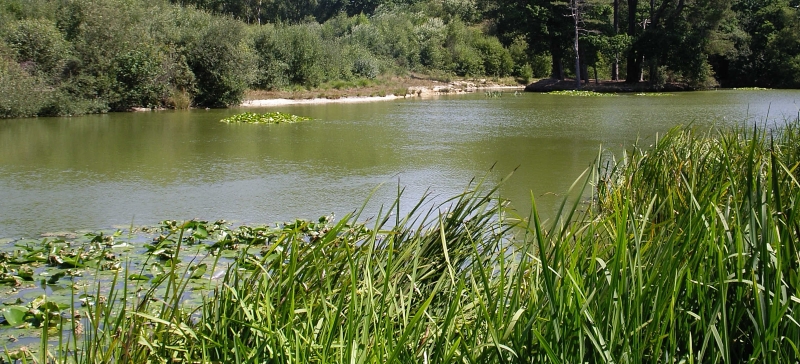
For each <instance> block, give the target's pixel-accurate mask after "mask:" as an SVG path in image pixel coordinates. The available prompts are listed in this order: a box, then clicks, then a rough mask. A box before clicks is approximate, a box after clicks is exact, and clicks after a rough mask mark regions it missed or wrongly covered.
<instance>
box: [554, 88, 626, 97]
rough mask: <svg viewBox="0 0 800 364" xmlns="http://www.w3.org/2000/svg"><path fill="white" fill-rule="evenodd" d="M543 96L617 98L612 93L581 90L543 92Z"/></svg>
mask: <svg viewBox="0 0 800 364" xmlns="http://www.w3.org/2000/svg"><path fill="white" fill-rule="evenodd" d="M544 94H545V95H561V96H581V97H603V96H617V95H616V94H612V93H605V92H594V91H583V90H564V91H550V92H545V93H544Z"/></svg>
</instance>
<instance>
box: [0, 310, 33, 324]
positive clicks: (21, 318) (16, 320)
mask: <svg viewBox="0 0 800 364" xmlns="http://www.w3.org/2000/svg"><path fill="white" fill-rule="evenodd" d="M27 314H28V309H27V308H25V307H22V306H11V307H7V308H5V309H3V317H5V319H6V322H8V324H9V325H11V326H19V325H21V324H23V323H25V316H26V315H27Z"/></svg>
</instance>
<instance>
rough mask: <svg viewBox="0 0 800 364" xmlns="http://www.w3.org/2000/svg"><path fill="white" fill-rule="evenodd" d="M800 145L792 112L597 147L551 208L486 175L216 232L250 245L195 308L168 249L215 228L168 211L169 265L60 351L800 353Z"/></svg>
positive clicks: (630, 357)
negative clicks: (327, 212) (759, 124)
mask: <svg viewBox="0 0 800 364" xmlns="http://www.w3.org/2000/svg"><path fill="white" fill-rule="evenodd" d="M798 145H800V123H793V124H790V125H788V126H787V127H786V128H784V129H782V130H780V131H774V132H769V133H768V132H767V131H758V130H755V131H752V132H746V131H744V130H730V131H722V132H719V133H715V132H708V133H698V132H695V131H693V130H687V129H682V128H676V129H673V130H671V131H669V132H668V133H667V134H666V135H664V136H661V137H657V138H656V141H655V142H654V144H653V145H652V146H648V147H640V146H634V147H633V148H632V149H631V150H630V151H628V152H626V153H625V154H624V155H623V156H622V158H620V160H619V161H616V160H606V161H603V162H600V161H599V162H598V163H597V165H596V166H595V167H594V168H592V169H590V170H589V171H587V173H585V174H584V176H582V177H581V178H580V179H579V181H578V183H576V184H575V186H576V187H575V188H574V191H572V192H573V193H572V195H573V196H574V195H577V196H583V198H576V199H574V200H565V201H564V203H563V204H562V206H561V208H560V212H559V214H558V215H557V218H556V219H554V220H553V221H551V222H549V223H545V222H542V221H541V219H540V218H539V215H538V213H537V211H536V205H535V202H534V201H533V198H532V199H531V203H532V207H533V208H532V211H533V212H532V213H531V215H530V216H529V217H517V216H516V215H515V213H514V211H513V210H510V209H508V208H507V207H506V205H505V202H504V201H503V200H502V199H500V198H498V197H496V195H495V194H496V192H497V189H496V188H495V189H489V190H488V191H487V190H483V189H482V188H481V187H480V186H477V187H476V188H474V189H471V190H468V191H466V192H464V193H463V194H461V195H459V196H456V197H455V198H453V199H451V200H449V201H447V202H445V203H442V204H439V205H436V206H434V207H432V208H427V209H426V208H424V206H428V205H426V202H425V200H423V201H421V202H419V203H418V204H417V205H415V206H414V207H413V208H412V209H411V212H410V213H409V214H407V215H400V214H399V211H400V206H399V201H400V199H399V198H398V200H396V201H395V202H394V204H393V205H391V206H390V207H389V208H387V210H386V212H384V213H379V214H378V216H377V217H375V218H374V219H371V220H370V222H369V223H359V222H357V221H359V216H358V215H357V214H356V215H349V216H346V217H345V218H344V219H342V220H341V221H339V222H334V221H332V220H331V219H328V218H325V219H321V220H320V221H319V222H318V223H317V222H308V221H296V222H294V223H290V224H286V225H284V226H282V227H281V228H280V229H264V228H248V227H242V228H240V229H239V230H238V231H239V232H237V233H236V234H230V233H227V232H225V233H219V234H214V235H215V236H216V238H215V240H216V242H214V243H213V244H211V245H210V246H216V247H218V248H219V250H215V252H216V253H215V254H221V255H225V254H227V253H225V252H226V251H227V250H226V249H231V248H232V247H234V246H236V245H247V246H246V247H245V248H241V249H239V250H238V251H237V252H235V253H234V254H233V257H234V258H232V259H233V261H232V262H231V263H230V265H229V267H228V269H227V271H226V273H225V274H224V276H222V277H219V278H218V279H219V281H218V282H214V283H213V284H214V285H213V287H214V288H213V294H210V295H207V296H206V297H205V299H204V301H203V303H202V304H196V303H195V304H192V303H187V302H186V301H183V300H182V297H184V295H185V294H186V292H187V286H188V283H187V282H188V281H189V280H191V279H192V276H196V271H197V269H199V268H197V267H196V265H192V264H190V263H188V262H181V261H179V260H178V259H177V258H176V257H177V256H178V252H180V251H181V249H182V244H184V243H182V242H183V241H186V238H185V237H186V236H189V237H195V238H196V239H195V241H194V242H193V244H198V243H200V242H201V241H202V240H203V239H210V235H208V234H205V233H203V231H206V230H207V229H205V228H202V229H201V227H200V226H198V225H197V223H196V222H194V223H187V224H186V225H180V224H173V228H172V229H171V233H170V234H162V235H165V237H164V238H161V239H160V240H161V241H162V242H170V244H172V245H170V246H172V247H173V252H174V253H175V254H172V255H170V256H168V257H167V258H165V259H166V261H167V262H169V263H170V264H169V265H168V267H169V268H168V269H165V272H164V273H163V274H162V275H160V276H159V278H158V279H157V280H154V281H153V286H152V287H151V288H149V289H147V290H142V291H140V292H116V293H115V294H116V297H114V294H108V299H107V300H100V299H99V298H98V300H97V301H96V302H97V303H96V304H95V305H93V306H89V307H88V308H83V309H76V310H75V311H80V313H81V315H82V316H83V317H87V318H88V319H89V322H88V325H87V326H88V327H87V328H86V329H85V331H84V334H83V336H81V337H82V339H81V340H80V341H79V340H77V339H73V340H74V341H73V342H74V343H75V344H72V346H71V347H70V346H69V345H70V344H67V346H66V349H65V348H64V347H62V348H61V350H58V352H59V353H60V354H57V355H55V357H56V358H58V359H57V361H58V362H75V363H96V362H109V361H113V362H117V363H138V362H146V361H150V362H170V361H171V362H179V361H181V362H203V363H219V362H274V363H342V362H370V363H372V362H381V363H384V362H385V363H409V362H431V363H450V362H463V363H506V362H508V363H532V362H533V363H540V362H553V363H584V362H591V363H621V362H625V363H656V362H678V363H681V362H684V363H690V362H695V363H719V362H734V361H735V362H769V363H774V362H787V363H788V362H797V361H798V359H800V352H798V349H797V348H798V347H800V324H798V322H800V298H799V297H798V292H797V289H798V285H799V284H800V281H799V278H798V277H799V275H798V270H800V255H798V249H797V242H798V241H800V211H798V203H800V183H799V182H798V174H800V172H798V166H800V148H798V147H797V146H798ZM589 196H590V197H591V199H589V200H587V199H586V197H589ZM187 244H188V243H187ZM193 267H194V268H193ZM211 270H212V271H213V270H214V269H213V268H212V269H211ZM202 274H204V273H201V275H202ZM123 279H124V278H123ZM112 286H113V285H112ZM123 297H125V298H126V300H122V299H121V298H123ZM100 302H104V303H102V304H101V303H100ZM71 317H74V316H71ZM63 320H65V321H66V322H73V325H75V324H74V322H79V321H76V320H66V319H63ZM46 327H47V326H46ZM73 331H75V330H73ZM47 332H48V331H47V330H46V329H43V333H45V334H46V333H47ZM76 335H77V334H76ZM73 337H76V336H73ZM80 342H83V343H84V344H83V345H80V344H78V343H80ZM74 348H77V350H74ZM41 357H42V359H41V361H42V362H45V361H47V358H48V355H47V353H46V352H44V353H42V355H41Z"/></svg>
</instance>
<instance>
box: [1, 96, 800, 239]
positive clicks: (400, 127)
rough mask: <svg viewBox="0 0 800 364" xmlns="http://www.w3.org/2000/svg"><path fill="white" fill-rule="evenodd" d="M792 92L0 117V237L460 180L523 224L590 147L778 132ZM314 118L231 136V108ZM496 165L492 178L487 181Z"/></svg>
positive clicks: (357, 202) (792, 105)
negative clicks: (493, 193) (496, 198)
mask: <svg viewBox="0 0 800 364" xmlns="http://www.w3.org/2000/svg"><path fill="white" fill-rule="evenodd" d="M798 102H800V91H732V90H730V91H706V92H692V93H679V94H675V95H674V96H663V97H644V96H635V95H621V96H616V97H570V96H553V95H543V94H532V93H531V94H522V95H520V96H516V97H515V96H514V93H513V91H512V92H505V93H504V94H503V96H502V97H499V98H487V97H486V96H484V94H483V93H475V94H471V95H464V96H447V97H439V98H436V99H409V100H397V101H381V102H373V103H362V104H325V105H304V106H284V107H278V108H270V109H227V110H191V111H176V112H173V111H165V112H153V113H115V114H108V115H92V116H85V117H73V118H36V119H13V120H0V237H5V238H18V237H24V236H28V237H31V236H37V235H38V234H39V233H43V232H51V231H64V230H86V229H88V230H97V229H107V228H111V227H116V226H128V225H130V224H131V223H133V224H134V225H151V224H155V223H157V222H158V221H160V220H164V219H189V218H201V219H208V220H216V219H226V220H228V221H232V222H234V223H247V224H259V223H272V222H277V221H286V220H290V219H293V218H308V219H316V218H317V217H319V216H321V215H327V214H329V213H331V212H334V213H336V214H337V216H342V215H343V214H345V213H348V212H351V211H353V210H355V209H358V208H359V207H360V206H361V205H362V204H363V203H364V202H365V201H366V200H367V198H368V197H369V196H370V195H371V193H372V191H373V190H374V193H372V197H371V199H370V200H369V202H368V203H367V207H366V211H365V213H364V214H363V215H362V218H361V220H365V219H366V218H369V217H371V216H375V214H376V213H377V212H378V209H379V208H380V206H381V205H382V204H389V203H391V202H392V201H393V200H394V198H395V197H396V195H397V189H398V185H399V186H400V187H402V188H405V193H404V195H403V198H402V201H403V206H404V207H405V208H410V207H411V205H413V203H415V202H416V201H418V200H419V199H420V198H421V197H422V196H423V195H424V194H425V193H429V194H430V195H431V199H432V201H442V200H444V199H445V198H447V197H451V196H453V195H455V194H457V193H459V192H460V191H462V190H463V189H464V188H465V187H467V186H468V184H469V182H470V180H471V179H472V178H475V177H477V178H482V177H487V178H488V180H489V181H490V183H494V182H495V181H498V180H500V179H501V178H502V177H504V176H505V175H507V174H508V173H509V172H511V171H512V170H514V169H515V168H516V172H515V173H514V174H513V176H512V177H511V179H510V180H509V181H507V182H506V183H505V184H503V185H502V186H501V188H500V193H501V195H502V196H504V197H506V198H509V199H510V200H511V202H512V204H513V205H514V206H516V207H517V208H518V209H519V210H520V211H521V212H522V213H523V214H527V211H529V206H530V202H529V201H530V195H531V193H532V194H533V195H534V196H535V197H536V199H537V204H538V206H539V207H540V209H541V210H542V213H543V214H544V215H545V216H552V214H553V213H554V211H555V209H556V206H557V204H558V202H560V200H561V199H562V198H563V197H562V196H563V195H564V192H565V191H566V190H567V189H568V188H569V186H570V185H571V184H572V183H573V182H574V181H575V180H576V178H577V177H578V176H580V174H581V173H582V172H583V171H584V170H586V168H587V167H589V166H590V165H591V163H592V161H593V160H595V158H596V157H597V156H598V152H599V150H600V148H601V146H602V147H604V148H607V149H608V150H609V151H610V152H609V153H611V152H613V153H617V154H620V153H621V151H622V150H623V149H624V148H626V147H630V145H631V144H632V143H634V142H635V141H636V140H637V139H638V140H639V141H640V143H642V144H646V145H649V144H650V143H651V142H652V141H653V140H654V137H655V135H656V133H663V132H665V131H667V130H669V129H670V128H672V127H673V126H675V125H680V124H682V125H687V124H692V125H693V126H694V127H696V128H698V129H701V130H707V129H708V128H710V127H713V126H733V125H744V126H751V127H752V125H753V124H754V123H755V124H758V125H761V126H763V125H767V126H768V127H771V126H773V125H775V124H781V123H783V122H784V120H785V119H789V118H791V119H794V118H796V117H797V115H798ZM268 110H269V111H284V112H289V113H293V114H298V115H302V116H308V117H311V118H313V119H314V120H312V121H309V122H303V123H298V124H284V125H235V124H224V123H220V122H219V120H220V119H222V118H224V117H227V116H230V115H233V114H235V113H239V112H243V111H256V112H258V111H262V112H263V111H268ZM493 165H494V169H493V171H491V172H489V170H490V168H491V167H492V166H493Z"/></svg>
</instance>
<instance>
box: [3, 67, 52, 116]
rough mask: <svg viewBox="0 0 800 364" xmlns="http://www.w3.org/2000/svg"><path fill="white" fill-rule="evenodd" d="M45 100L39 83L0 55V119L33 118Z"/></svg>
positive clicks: (42, 86) (45, 96) (44, 93)
mask: <svg viewBox="0 0 800 364" xmlns="http://www.w3.org/2000/svg"><path fill="white" fill-rule="evenodd" d="M46 98H47V95H46V91H44V85H43V84H41V82H39V81H38V80H37V79H36V78H35V77H33V76H31V75H29V74H28V73H27V72H25V70H24V69H22V67H20V66H19V64H17V63H16V62H14V61H13V60H10V59H5V58H3V57H2V55H0V118H14V117H25V116H34V115H36V114H37V113H38V112H39V109H41V108H42V106H43V105H44V104H45V101H46Z"/></svg>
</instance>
